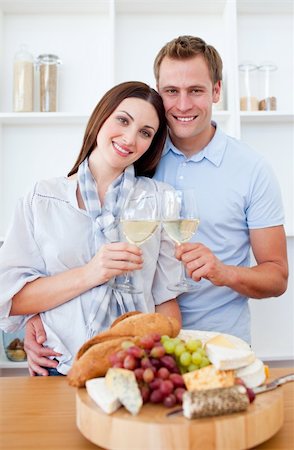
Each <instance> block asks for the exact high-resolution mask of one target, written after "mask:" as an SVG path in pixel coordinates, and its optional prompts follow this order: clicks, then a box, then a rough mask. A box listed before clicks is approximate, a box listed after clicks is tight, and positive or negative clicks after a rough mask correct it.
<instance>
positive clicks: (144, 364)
mask: <svg viewBox="0 0 294 450" xmlns="http://www.w3.org/2000/svg"><path fill="white" fill-rule="evenodd" d="M141 367H143V369H148V367H152V363H151V361H150V359H149V358H148V357H147V356H144V358H142V359H141Z"/></svg>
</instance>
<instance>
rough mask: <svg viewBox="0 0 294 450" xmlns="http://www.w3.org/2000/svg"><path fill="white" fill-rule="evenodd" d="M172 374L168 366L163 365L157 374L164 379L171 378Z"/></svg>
mask: <svg viewBox="0 0 294 450" xmlns="http://www.w3.org/2000/svg"><path fill="white" fill-rule="evenodd" d="M170 375H171V374H170V372H169V370H167V368H166V367H161V368H160V369H159V371H158V372H157V376H158V377H159V378H162V379H163V380H167V379H168V378H169V376H170Z"/></svg>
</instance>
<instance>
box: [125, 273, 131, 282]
mask: <svg viewBox="0 0 294 450" xmlns="http://www.w3.org/2000/svg"><path fill="white" fill-rule="evenodd" d="M129 282H130V275H129V272H127V273H126V274H125V281H124V284H129Z"/></svg>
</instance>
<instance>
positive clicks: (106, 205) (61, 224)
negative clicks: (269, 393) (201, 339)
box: [0, 36, 288, 375]
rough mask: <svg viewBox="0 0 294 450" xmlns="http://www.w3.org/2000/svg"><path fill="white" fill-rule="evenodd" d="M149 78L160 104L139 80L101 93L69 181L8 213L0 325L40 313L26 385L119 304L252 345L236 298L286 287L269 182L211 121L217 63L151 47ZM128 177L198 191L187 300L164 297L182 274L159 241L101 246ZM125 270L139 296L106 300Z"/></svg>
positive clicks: (211, 54) (168, 245) (194, 41)
mask: <svg viewBox="0 0 294 450" xmlns="http://www.w3.org/2000/svg"><path fill="white" fill-rule="evenodd" d="M154 73H155V78H156V83H157V90H158V92H159V94H160V96H161V97H160V96H159V95H158V94H157V93H156V92H155V91H154V90H152V89H150V88H149V87H148V86H146V85H145V84H143V83H138V82H130V83H122V84H121V85H119V86H116V87H114V88H113V89H111V90H110V91H108V92H107V93H106V94H105V96H104V97H103V98H102V100H101V101H100V102H99V103H98V105H97V107H96V109H95V110H94V112H93V113H92V116H91V118H90V120H89V122H88V125H87V129H86V132H85V136H84V141H83V145H82V149H81V152H80V154H79V156H78V159H77V161H76V163H75V165H74V167H73V168H72V170H71V171H70V172H69V175H68V177H65V178H58V179H54V180H50V181H46V182H40V183H37V185H36V186H35V189H34V191H33V192H32V193H31V194H29V195H28V196H27V197H25V198H24V199H23V200H22V201H21V202H20V203H19V205H18V208H17V211H16V216H15V219H14V222H13V224H12V228H11V230H10V232H9V234H8V235H7V237H6V239H5V243H4V245H3V247H2V248H1V250H0V285H1V293H0V314H1V315H0V317H1V319H0V326H1V327H2V328H3V329H6V330H7V331H8V330H12V329H14V328H17V327H18V326H19V324H21V323H24V322H25V321H26V320H27V319H28V318H29V317H30V316H31V315H35V314H38V313H40V315H41V317H42V321H43V324H44V327H45V331H46V334H47V336H45V333H44V331H42V324H41V323H40V319H39V316H38V315H37V316H35V317H33V318H32V319H31V320H30V321H29V322H28V324H27V338H26V351H27V353H28V361H29V365H30V373H31V374H40V375H45V374H47V370H46V368H48V367H51V368H53V367H54V368H55V369H56V368H57V372H58V373H61V374H66V373H67V371H68V369H69V367H70V365H71V363H72V358H73V357H74V355H75V352H76V351H77V350H78V348H79V346H80V345H81V344H82V343H83V342H84V340H85V339H87V338H88V337H90V336H91V335H92V334H95V333H98V332H99V331H101V330H102V329H103V328H106V327H108V326H109V325H110V323H111V321H112V319H113V317H115V316H116V315H119V314H120V313H121V312H122V309H121V306H120V305H123V308H124V309H125V310H127V311H128V310H133V309H138V310H141V311H154V309H155V310H156V311H158V312H161V313H163V314H167V315H173V316H175V317H177V318H180V316H181V315H182V320H183V327H184V328H189V329H199V330H211V331H220V332H226V333H230V334H234V335H236V336H239V337H241V338H243V339H245V340H247V341H248V342H250V317H249V308H248V297H252V298H265V297H272V296H278V295H281V294H282V293H283V292H284V291H285V290H286V287H287V277H288V267H287V254H286V239H285V233H284V228H283V208H282V203H281V198H280V192H279V187H278V185H277V182H276V180H275V177H274V176H273V174H272V172H271V170H270V168H269V167H268V166H267V165H266V164H265V162H264V160H263V159H262V157H261V156H260V155H258V154H257V153H255V152H253V151H252V150H251V149H249V148H248V147H247V146H245V145H244V144H242V143H240V142H239V141H237V140H235V139H233V138H230V137H229V136H227V135H225V134H224V133H222V131H221V130H220V129H219V127H218V126H217V125H216V124H215V123H214V122H212V121H211V115H212V105H213V103H216V102H217V101H218V100H219V96H220V90H221V79H222V61H221V58H220V56H219V54H218V53H217V51H216V50H215V49H214V48H213V47H212V46H210V45H207V44H206V43H205V42H204V41H203V40H201V39H200V38H196V37H192V36H181V37H179V38H176V39H174V40H172V41H171V42H169V43H167V44H166V45H165V46H164V47H163V48H162V49H161V50H160V52H159V53H158V55H157V57H156V59H155V63H154ZM161 99H162V100H161ZM162 101H163V104H162ZM165 117H166V120H167V125H168V136H167V137H166V122H165ZM164 142H165V145H164ZM153 175H154V176H153ZM152 176H153V179H152V180H151V179H150V177H152ZM136 177H142V178H139V180H140V182H142V183H145V185H146V187H148V188H150V189H155V188H156V189H162V188H163V185H162V183H161V181H164V182H166V183H169V184H170V185H173V186H174V187H176V188H179V189H181V188H188V187H189V188H195V190H196V191H197V200H198V203H200V205H199V206H200V210H201V227H200V229H199V232H198V234H197V239H199V242H201V243H187V244H183V245H181V246H179V247H178V248H177V250H176V257H177V258H178V259H179V260H182V261H183V262H184V264H185V265H186V268H187V272H188V274H189V275H190V276H191V277H192V278H193V279H194V280H195V281H197V282H199V290H198V291H197V292H196V293H193V292H192V293H184V294H181V295H180V296H179V297H178V299H177V300H176V299H174V298H171V293H170V292H169V291H168V290H167V289H166V286H167V284H168V283H169V281H171V280H172V281H174V280H175V279H176V278H178V277H179V273H180V267H179V264H180V263H179V262H178V261H177V259H175V257H174V245H173V243H172V242H171V241H170V240H169V239H168V237H167V236H166V234H165V233H164V231H163V230H160V229H158V231H157V232H156V234H155V235H154V236H153V237H152V238H151V239H150V240H149V241H147V242H146V243H145V244H144V247H143V248H142V250H140V249H139V248H138V247H136V246H134V245H131V244H127V243H112V244H105V234H104V228H103V223H104V219H105V216H109V215H113V216H116V215H117V214H119V209H120V207H121V204H122V202H123V200H124V195H125V193H126V191H128V189H129V188H130V186H133V185H134V184H135V183H136V182H138V179H137V178H136ZM155 180H156V181H155ZM154 181H155V182H154ZM250 247H252V250H253V254H254V256H255V259H256V261H257V264H256V265H255V266H253V267H250V260H249V251H250ZM142 251H143V253H142ZM154 255H156V256H157V258H154ZM143 258H144V261H143ZM126 271H133V274H134V278H135V279H136V278H137V280H138V279H139V280H142V282H141V283H142V285H143V286H144V295H136V296H131V295H129V294H126V295H125V294H124V295H122V296H120V298H119V299H118V298H117V295H120V294H117V293H116V294H115V295H114V294H113V291H111V290H110V289H109V288H107V284H106V282H107V281H108V280H110V279H112V278H113V277H114V276H117V275H121V274H123V273H125V272H126ZM143 280H144V282H143ZM180 311H181V315H180ZM73 330H74V331H73ZM45 339H46V341H45ZM43 342H45V345H46V347H42V345H40V344H42V343H43ZM48 356H50V357H51V358H52V357H54V360H52V359H51V360H48V359H47V357H48Z"/></svg>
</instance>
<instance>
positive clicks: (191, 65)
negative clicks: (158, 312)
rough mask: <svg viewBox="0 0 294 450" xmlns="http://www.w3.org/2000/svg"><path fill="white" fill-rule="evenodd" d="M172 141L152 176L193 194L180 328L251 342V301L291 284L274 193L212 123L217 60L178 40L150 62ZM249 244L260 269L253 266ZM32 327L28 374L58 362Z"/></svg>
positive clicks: (266, 172) (258, 166)
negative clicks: (195, 207)
mask: <svg viewBox="0 0 294 450" xmlns="http://www.w3.org/2000/svg"><path fill="white" fill-rule="evenodd" d="M154 73H155V78H156V83H157V89H158V91H159V93H160V95H161V96H162V98H163V102H164V106H165V110H166V117H167V121H168V126H169V138H168V139H167V142H166V147H165V151H164V154H163V157H162V159H161V162H160V164H159V167H158V169H157V172H156V175H155V177H156V178H157V179H158V180H164V181H166V182H168V183H170V184H172V185H173V186H174V187H176V188H178V189H183V188H195V192H196V196H197V202H198V204H199V209H200V226H199V231H198V233H197V235H196V236H195V238H194V241H196V240H197V242H191V243H187V244H183V245H181V246H179V247H178V248H177V250H176V255H177V257H178V258H179V259H181V260H182V261H183V262H184V263H185V265H186V268H187V272H188V275H190V276H191V277H192V278H193V280H194V281H196V282H199V289H198V290H197V291H195V292H191V293H184V294H181V295H180V296H179V297H178V300H179V305H180V308H181V312H182V316H183V327H184V328H186V329H199V330H212V331H220V332H225V333H230V334H234V335H236V336H239V337H241V338H243V339H245V340H247V341H248V342H250V316H249V308H248V298H249V297H251V298H257V299H260V298H266V297H273V296H279V295H281V294H282V293H283V292H285V290H286V288H287V279H288V265H287V251H286V238H285V232H284V227H283V208H282V202H281V198H280V191H279V187H278V185H277V182H276V180H275V177H274V176H273V173H272V171H271V170H270V168H269V167H268V166H267V165H266V163H265V161H264V160H263V159H262V157H261V156H260V155H258V154H257V153H255V152H253V151H252V150H251V149H250V148H248V147H247V146H246V145H244V144H243V143H241V142H239V141H237V140H235V139H233V138H231V137H229V136H227V135H225V134H224V133H223V132H222V131H221V130H220V129H219V128H218V127H217V125H216V124H215V123H214V122H212V121H211V115H212V105H213V103H217V101H218V100H219V96H220V91H221V80H222V61H221V58H220V56H219V54H218V52H217V51H216V50H215V49H214V48H213V47H212V46H210V45H207V44H206V43H205V42H204V41H203V40H202V39H200V38H196V37H192V36H180V37H179V38H176V39H174V40H172V41H171V42H169V43H167V44H166V45H165V46H164V47H163V48H162V49H161V50H160V52H159V53H158V55H157V57H156V59H155V63H154ZM250 247H251V248H252V251H253V254H254V256H255V259H256V261H257V264H256V265H255V266H253V267H250V260H249V258H250V257H249V252H250ZM35 337H36V339H37V341H38V342H39V344H42V343H43V342H44V341H45V336H44V332H43V331H42V329H40V327H39V326H38V322H37V320H36V319H35V322H31V323H29V324H28V328H27V338H26V350H27V353H28V360H29V365H30V370H31V373H33V372H37V373H40V374H46V370H45V369H44V368H42V369H41V368H40V366H44V367H47V366H49V365H50V366H54V365H55V363H54V362H53V361H51V362H48V360H47V359H46V356H50V355H53V356H54V354H55V353H54V352H52V350H50V349H46V348H42V347H41V346H40V345H38V344H37V343H36V342H35Z"/></svg>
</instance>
